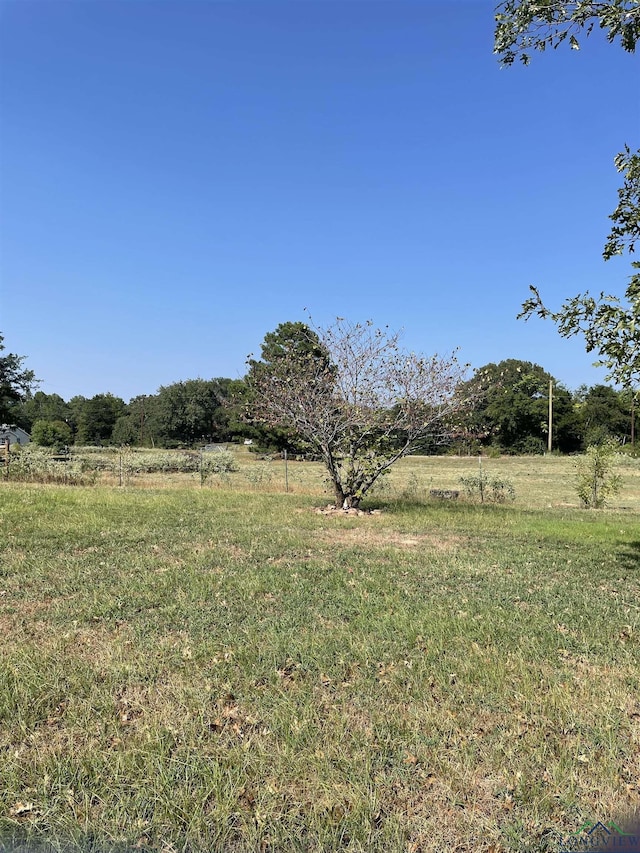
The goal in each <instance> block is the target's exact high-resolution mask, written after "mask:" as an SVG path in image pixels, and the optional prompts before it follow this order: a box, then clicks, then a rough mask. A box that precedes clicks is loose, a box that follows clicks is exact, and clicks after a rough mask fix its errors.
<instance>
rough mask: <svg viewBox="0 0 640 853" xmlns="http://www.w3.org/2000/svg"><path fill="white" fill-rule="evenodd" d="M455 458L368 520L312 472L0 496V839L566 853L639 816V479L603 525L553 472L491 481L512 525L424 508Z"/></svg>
mask: <svg viewBox="0 0 640 853" xmlns="http://www.w3.org/2000/svg"><path fill="white" fill-rule="evenodd" d="M249 464H251V463H250V461H245V462H243V465H249ZM255 464H258V463H255ZM260 464H261V463H260ZM465 464H466V465H467V466H474V465H475V466H476V467H477V464H478V463H477V460H444V461H443V463H442V464H441V466H440V467H438V465H437V461H436V462H434V461H433V460H410V461H408V462H406V463H403V465H404V467H401V468H400V469H398V471H397V472H396V473H395V474H393V475H392V478H395V480H394V479H392V478H390V485H389V486H388V488H387V490H386V492H382V493H381V494H380V495H379V497H378V498H377V499H376V498H373V499H372V500H371V501H370V505H371V506H373V505H377V506H379V508H380V509H382V512H381V513H380V514H374V515H362V516H342V515H341V516H333V515H324V514H321V513H318V512H315V511H314V508H315V507H318V506H321V505H322V504H323V503H326V502H327V501H326V497H323V495H322V490H321V484H322V478H321V474H320V472H319V469H317V468H313V467H312V466H309V465H308V464H307V463H305V465H306V466H307V467H306V468H303V466H302V465H300V467H299V468H297V469H296V468H295V467H294V466H290V471H289V475H290V488H291V489H292V491H291V492H290V493H289V494H283V493H275V491H274V492H273V493H269V492H267V491H266V489H267V487H268V485H270V487H271V488H272V489H274V490H275V489H276V486H277V487H278V488H280V484H279V475H278V477H277V478H276V477H275V476H272V478H271V480H270V481H269V483H267V482H266V481H265V478H263V479H262V480H261V481H259V482H258V480H256V483H254V484H251V483H250V482H249V481H248V480H246V479H245V481H244V488H241V481H240V480H239V479H236V481H235V482H227V483H226V485H225V484H224V483H221V484H219V485H217V486H213V487H208V486H207V487H205V488H203V489H199V488H195V487H189V488H186V487H175V486H174V487H172V486H171V485H170V484H168V483H164V484H163V487H162V488H151V489H150V488H145V489H143V488H136V487H133V486H130V487H128V488H123V489H118V488H116V487H105V486H102V487H95V488H67V489H65V488H62V487H60V488H58V487H51V486H36V485H18V484H5V485H2V486H1V487H0V515H1V522H0V539H1V540H2V541H1V548H2V564H1V567H0V637H1V638H2V639H1V640H0V838H1V839H3V841H0V847H1V846H2V844H3V843H4V844H6V845H8V846H10V845H14V844H16V843H18V842H20V841H24V840H27V841H29V842H30V843H31V844H32V845H34V844H37V843H38V842H47V843H48V844H50V845H52V846H53V847H54V848H56V849H69V848H70V849H73V848H74V847H75V846H77V847H82V848H83V849H87V848H88V847H93V849H96V850H108V849H109V850H110V849H119V848H134V847H137V848H138V849H143V850H144V849H147V848H148V849H154V850H162V851H165V853H170V851H185V850H193V851H256V853H257V851H276V850H278V851H280V850H282V851H288V850H313V851H320V850H323V851H330V850H352V851H357V850H361V851H376V850H379V851H392V852H393V851H408V852H409V853H419V851H424V852H425V853H426V851H433V850H444V851H449V850H451V851H453V850H456V851H487V852H488V851H494V853H495V851H538V850H545V849H548V850H557V849H558V844H557V840H555V839H557V837H558V835H562V834H565V835H566V834H568V833H570V832H573V831H575V830H577V829H578V828H579V827H580V826H581V825H582V824H584V823H585V822H586V821H589V820H597V819H601V820H603V821H606V820H610V819H616V820H619V819H620V818H622V817H624V816H625V815H626V814H628V813H630V812H631V811H633V810H638V809H639V808H640V698H639V697H640V668H639V652H640V643H639V638H640V597H639V595H638V592H639V587H640V584H639V579H640V526H639V524H638V522H639V519H640V514H639V510H640V499H639V496H640V490H639V489H638V483H639V478H638V471H637V463H633V464H632V463H629V466H628V470H626V471H624V472H623V473H624V477H625V482H626V484H627V485H626V487H625V491H624V492H623V493H622V494H621V495H620V497H619V499H618V500H617V508H615V509H612V510H607V511H602V512H593V511H584V510H580V509H577V508H574V507H572V506H568V505H567V504H570V503H571V502H572V501H573V503H574V504H575V503H577V500H576V498H575V496H574V495H573V493H572V491H571V483H570V467H569V466H570V462H569V461H567V460H558V459H554V458H547V459H540V460H489V461H486V463H485V464H486V466H487V468H488V469H490V470H494V467H495V469H496V470H497V469H499V471H500V473H501V474H502V475H504V474H505V473H506V472H507V471H508V472H509V474H511V475H512V477H513V480H514V483H515V484H516V491H517V500H516V502H515V503H514V504H513V505H509V506H491V505H485V506H475V505H471V504H468V503H463V502H458V503H452V504H449V503H446V504H444V505H440V504H435V503H430V502H428V501H425V500H424V499H423V498H424V494H425V492H427V491H428V488H430V487H450V488H455V487H456V484H457V478H458V477H459V476H460V475H461V474H460V470H461V468H462V466H463V465H465ZM303 470H304V471H305V472H308V473H306V474H305V476H306V477H307V478H308V479H307V481H306V482H303V478H302V474H298V473H296V472H297V471H303ZM462 473H466V471H462ZM234 476H235V477H236V478H238V477H239V474H238V475H234ZM314 477H315V478H316V479H315V480H314V479H313V478H314ZM545 483H547V487H546V488H545ZM527 489H528V491H527ZM549 505H551V506H549ZM625 507H627V508H626V509H625Z"/></svg>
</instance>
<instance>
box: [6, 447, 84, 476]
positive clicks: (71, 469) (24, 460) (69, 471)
mask: <svg viewBox="0 0 640 853" xmlns="http://www.w3.org/2000/svg"><path fill="white" fill-rule="evenodd" d="M5 475H6V478H7V479H8V480H17V481H21V482H27V483H59V484H67V485H76V486H89V485H93V484H94V483H95V481H96V472H95V471H90V470H87V469H86V468H85V466H84V465H83V463H82V461H80V460H78V459H72V458H70V459H69V460H67V461H61V460H59V459H54V451H53V450H52V449H51V448H46V447H38V445H36V444H27V445H23V446H20V445H18V444H15V445H13V446H12V448H11V458H10V461H9V465H8V466H7V467H6V468H5Z"/></svg>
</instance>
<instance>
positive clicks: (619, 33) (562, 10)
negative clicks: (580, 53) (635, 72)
mask: <svg viewBox="0 0 640 853" xmlns="http://www.w3.org/2000/svg"><path fill="white" fill-rule="evenodd" d="M495 20H496V29H495V41H494V53H496V54H498V56H499V57H500V63H501V64H502V65H512V64H513V63H514V62H515V60H516V59H519V60H520V61H521V62H522V63H523V64H524V65H528V64H529V62H530V61H531V53H530V52H531V51H532V50H538V51H544V50H546V49H547V48H548V47H549V48H554V49H555V48H557V47H559V45H561V44H562V43H563V42H565V41H568V43H569V45H570V46H571V48H572V49H573V50H579V49H580V41H579V36H581V34H582V33H584V34H585V35H587V36H588V35H590V33H591V32H592V31H593V29H594V27H595V26H596V25H597V26H598V27H599V28H600V29H601V30H604V31H605V33H606V37H607V39H608V41H609V42H614V41H619V42H620V45H621V46H622V48H623V49H624V50H626V51H628V52H630V53H633V51H634V50H635V47H636V43H637V41H638V39H639V38H640V4H639V3H638V2H637V0H607V2H594V0H575V2H567V0H505V2H503V3H500V4H499V5H498V7H497V8H496V13H495Z"/></svg>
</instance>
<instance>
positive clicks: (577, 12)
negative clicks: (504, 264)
mask: <svg viewBox="0 0 640 853" xmlns="http://www.w3.org/2000/svg"><path fill="white" fill-rule="evenodd" d="M495 20H496V28H495V41H494V52H495V53H496V54H498V56H499V58H500V62H501V64H502V65H511V64H512V63H513V62H514V61H515V60H516V58H519V59H520V60H521V61H522V62H524V64H528V63H529V61H530V58H531V56H530V51H531V50H539V51H544V50H545V49H546V48H547V47H553V48H557V47H558V46H559V45H560V44H562V43H563V42H565V41H568V43H569V44H570V46H571V47H572V48H573V49H574V50H578V49H579V48H580V43H579V40H578V37H579V36H580V35H581V33H583V32H584V33H586V35H589V34H590V33H591V32H592V30H593V28H594V27H595V26H596V25H597V26H598V27H599V28H600V29H602V30H604V31H605V32H606V35H607V39H608V40H609V42H612V43H613V42H616V41H617V42H619V44H620V45H621V47H622V48H623V49H624V50H626V51H628V52H630V53H632V52H634V51H635V49H636V44H637V42H638V39H639V38H640V3H639V2H638V0H505V2H502V3H499V4H498V6H497V7H496V12H495ZM614 162H615V166H616V169H617V170H618V172H620V173H621V174H622V175H623V185H622V187H621V188H620V189H619V190H618V206H617V207H616V209H615V210H614V212H613V213H612V214H611V217H610V219H611V220H612V221H613V227H612V229H611V232H610V234H609V237H608V238H607V241H606V243H605V246H604V251H603V257H604V259H605V261H606V260H609V259H610V258H612V257H613V256H614V255H621V254H624V252H625V251H627V252H630V253H631V252H633V250H634V244H635V241H636V240H637V239H638V238H640V149H638V150H636V151H632V150H631V149H630V148H629V146H628V145H625V148H624V151H622V152H621V153H619V154H618V155H617V156H616V158H615V161H614ZM631 268H632V270H633V271H634V272H633V273H632V275H631V277H630V280H629V284H628V286H627V288H626V290H625V293H624V296H622V297H619V296H615V295H607V294H605V293H604V292H603V293H600V294H599V296H596V297H594V296H591V295H590V294H589V292H586V293H581V294H578V295H577V296H574V297H573V298H570V299H568V300H566V301H565V302H564V303H563V305H562V306H561V307H560V308H559V309H557V310H551V309H549V308H547V306H546V305H545V304H544V303H543V301H542V298H541V296H540V292H539V290H538V289H537V288H536V287H533V286H532V287H531V292H532V296H531V297H530V298H529V299H528V300H526V301H525V302H524V304H523V306H522V309H523V310H522V312H521V314H520V315H519V316H520V317H524V318H525V319H528V318H529V317H531V316H532V315H534V314H536V315H538V316H539V317H542V318H549V319H551V320H553V322H554V323H555V324H556V325H557V327H558V331H559V333H560V334H561V335H562V336H563V337H566V338H569V337H573V336H574V335H582V336H583V337H584V340H585V347H586V350H587V352H595V353H597V355H598V356H599V361H598V362H597V363H598V364H601V365H604V366H605V367H606V368H607V370H608V374H607V379H610V380H612V381H614V382H616V383H620V384H621V385H622V386H623V387H626V388H632V387H635V386H636V385H637V384H638V382H639V381H640V272H639V270H640V264H639V263H638V262H633V263H632V264H631Z"/></svg>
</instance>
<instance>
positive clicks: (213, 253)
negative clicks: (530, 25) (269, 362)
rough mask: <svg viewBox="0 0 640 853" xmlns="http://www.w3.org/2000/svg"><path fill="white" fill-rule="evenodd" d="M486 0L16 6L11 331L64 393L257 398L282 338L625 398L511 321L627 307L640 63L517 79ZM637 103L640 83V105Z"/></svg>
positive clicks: (574, 67) (5, 104) (5, 273)
mask: <svg viewBox="0 0 640 853" xmlns="http://www.w3.org/2000/svg"><path fill="white" fill-rule="evenodd" d="M492 43H493V4H492V3H490V2H484V0H469V2H466V0H446V2H445V0H443V2H430V0H420V2H405V0H385V2H378V0H347V1H346V2H345V1H344V0H286V2H281V1H280V0H259V2H258V0H255V2H253V0H224V2H222V0H220V1H218V0H180V2H173V0H44V2H42V0H28V2H21V0H2V2H0V57H1V59H0V119H1V126H2V130H1V140H0V141H1V148H0V167H1V171H0V177H1V186H0V199H1V200H0V214H1V217H2V224H1V238H0V239H1V244H0V253H1V254H0V331H1V332H2V333H3V334H4V336H5V345H6V347H7V349H8V350H9V351H11V352H17V353H19V354H24V355H27V356H28V359H27V362H26V364H27V366H28V367H30V368H31V369H33V370H34V371H35V372H36V374H37V376H38V377H39V378H40V379H41V380H42V385H41V389H42V390H43V391H46V392H47V393H54V392H55V393H58V394H60V395H61V396H62V397H64V398H65V399H67V400H68V399H70V398H71V397H72V396H74V395H76V394H83V395H85V396H93V395H94V394H97V393H102V392H105V391H111V392H112V393H114V394H117V395H119V396H121V397H123V398H124V399H125V400H128V399H129V398H131V397H133V396H135V395H137V394H150V393H154V392H155V391H156V390H157V388H158V387H159V386H160V385H166V384H169V383H171V382H175V381H178V380H182V379H189V378H195V377H197V376H201V377H204V378H210V377H216V376H228V377H232V378H237V377H240V376H242V375H243V374H244V371H245V358H246V356H247V354H249V353H252V352H253V353H258V352H259V348H260V342H261V341H262V338H263V336H264V334H265V333H266V332H268V331H270V330H272V329H274V328H275V326H277V325H278V323H280V322H283V321H286V320H298V319H305V316H306V315H305V309H307V311H308V312H309V313H310V314H311V316H312V318H313V320H314V321H315V322H316V323H317V324H320V325H324V324H327V323H330V322H331V321H332V319H333V318H335V317H336V316H343V317H347V318H349V319H350V320H354V321H356V320H366V319H371V320H373V321H374V322H375V323H376V324H380V325H384V324H388V325H389V326H391V327H392V328H393V329H403V330H404V336H403V342H404V345H405V346H406V347H408V348H410V349H414V350H418V351H422V352H424V353H426V354H431V353H434V352H440V353H445V352H449V351H450V350H452V349H453V348H455V347H460V357H461V359H462V360H463V361H465V362H470V363H471V364H472V366H473V367H480V366H482V365H484V364H486V363H488V362H497V361H500V360H501V359H504V358H521V359H525V360H531V361H535V362H537V363H539V364H541V365H542V366H543V367H545V368H546V369H547V370H549V371H550V372H551V373H552V374H554V375H555V376H556V378H557V379H558V380H560V381H561V382H564V383H565V384H566V385H567V386H568V387H570V388H575V387H577V386H578V385H580V384H581V383H586V384H588V385H592V384H594V383H596V382H599V381H602V380H603V378H604V371H603V370H598V369H595V368H593V367H592V366H591V365H592V362H593V360H594V358H593V357H592V356H590V355H588V354H586V353H585V352H584V348H583V345H582V342H581V341H580V340H577V339H576V340H572V341H565V340H563V339H561V338H560V337H559V336H558V335H557V333H556V331H555V328H554V327H553V326H552V325H551V324H549V323H544V322H542V321H538V320H534V321H530V322H528V323H523V322H522V321H517V320H516V315H517V313H518V311H519V307H520V304H521V303H522V301H523V300H524V299H525V298H526V297H527V295H528V285H529V284H530V283H533V284H536V285H537V286H538V287H539V288H540V290H541V292H542V294H543V297H544V298H545V300H546V301H547V302H548V304H550V305H551V306H552V307H556V306H559V304H560V303H561V301H562V299H563V298H564V297H567V296H571V295H573V294H574V293H577V292H579V291H582V290H586V289H590V290H591V291H595V292H599V291H600V290H603V289H604V290H606V291H612V292H617V293H621V292H622V291H623V290H624V287H625V285H626V282H627V277H628V275H629V264H628V261H627V260H625V259H622V258H620V259H618V258H615V259H613V260H612V261H609V262H608V263H607V264H605V263H604V262H603V261H602V258H601V252H602V246H603V243H604V240H605V238H606V235H607V233H608V226H609V224H610V223H609V220H608V215H609V214H610V213H611V211H612V210H613V208H614V207H615V205H616V200H617V195H616V190H617V187H618V185H619V180H618V178H619V176H618V175H617V173H616V171H615V168H614V166H613V157H614V155H615V154H616V152H618V151H619V150H621V149H622V148H623V146H624V144H625V143H629V144H631V145H634V144H635V143H636V140H637V133H638V125H639V114H638V98H637V89H636V88H635V87H636V84H637V77H636V76H635V75H636V73H637V59H636V58H635V57H633V56H629V55H627V54H625V53H623V51H622V50H621V49H620V48H619V47H617V46H610V45H608V44H607V43H606V41H605V40H604V38H602V36H601V35H600V34H599V33H595V34H594V35H592V36H591V37H590V38H589V39H588V40H586V41H584V42H583V49H582V50H580V51H579V52H576V51H569V50H568V49H565V50H559V51H555V52H551V53H546V54H544V55H539V54H537V55H535V56H534V57H533V61H532V64H531V65H530V66H529V67H528V68H522V67H514V68H511V69H500V68H499V66H498V63H497V60H496V58H495V57H494V56H493V54H492ZM634 81H635V82H634Z"/></svg>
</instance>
